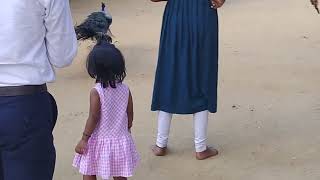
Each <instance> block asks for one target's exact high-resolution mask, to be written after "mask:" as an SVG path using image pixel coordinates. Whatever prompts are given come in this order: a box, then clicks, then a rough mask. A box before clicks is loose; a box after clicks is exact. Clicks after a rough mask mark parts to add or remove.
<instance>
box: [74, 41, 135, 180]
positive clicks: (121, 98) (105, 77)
mask: <svg viewBox="0 0 320 180" xmlns="http://www.w3.org/2000/svg"><path fill="white" fill-rule="evenodd" d="M100 38H101V39H100V40H99V41H98V43H97V45H96V46H95V47H94V48H93V50H92V51H91V53H90V54H89V56H88V59H87V70H88V73H89V75H90V76H91V77H92V78H94V79H96V85H95V86H94V88H93V89H92V90H91V93H90V112H89V118H88V120H87V123H86V126H85V130H84V132H83V135H82V138H81V140H80V142H79V143H78V145H77V146H76V149H75V150H76V152H77V154H76V156H75V158H74V163H73V166H74V167H76V168H78V169H79V171H80V173H82V174H83V179H84V180H96V176H99V177H102V178H103V179H109V178H110V177H113V178H114V179H115V180H126V179H127V177H131V176H132V175H133V171H134V169H135V167H136V166H137V162H138V159H139V156H138V153H137V150H136V148H135V145H134V142H133V139H132V136H131V134H130V129H131V127H132V122H133V102H132V96H131V93H130V90H129V88H128V86H127V85H125V84H124V83H122V81H123V80H124V78H125V76H126V72H125V62H124V58H123V56H122V54H121V52H120V51H119V50H118V49H117V48H116V47H115V46H114V45H112V44H110V42H109V38H108V37H107V36H105V37H103V36H102V37H100Z"/></svg>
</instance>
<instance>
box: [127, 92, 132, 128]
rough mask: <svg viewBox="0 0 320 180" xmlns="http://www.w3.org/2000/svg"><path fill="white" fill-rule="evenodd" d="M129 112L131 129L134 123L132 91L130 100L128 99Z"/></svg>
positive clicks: (129, 126)
mask: <svg viewBox="0 0 320 180" xmlns="http://www.w3.org/2000/svg"><path fill="white" fill-rule="evenodd" d="M127 114H128V128H129V130H130V129H131V128H132V125H133V114H134V113H133V100H132V95H131V92H129V101H128V108H127Z"/></svg>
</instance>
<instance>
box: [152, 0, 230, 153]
mask: <svg viewBox="0 0 320 180" xmlns="http://www.w3.org/2000/svg"><path fill="white" fill-rule="evenodd" d="M153 1H160V0H153ZM223 3H224V0H214V1H211V0H168V2H167V5H166V9H165V12H164V16H163V24H162V32H161V39H160V48H159V59H158V66H157V71H156V77H155V84H154V92H153V100H152V107H151V109H152V110H153V111H160V113H159V129H158V131H159V132H158V140H157V146H156V147H155V148H154V149H153V150H157V148H158V150H161V149H159V148H162V150H163V149H164V148H166V146H167V139H168V138H167V136H168V133H169V127H170V122H169V121H171V115H172V114H194V115H195V117H196V114H197V113H202V115H200V116H201V117H206V118H205V119H202V120H197V119H195V125H197V124H196V123H197V122H199V121H202V126H204V124H207V123H206V121H207V119H208V118H207V116H208V112H211V113H215V112H216V111H217V84H218V83H217V82H218V15H217V8H218V7H220V6H222V5H223ZM164 117H166V118H164ZM165 122H166V123H165ZM164 124H167V125H166V126H164ZM168 126H169V127H168ZM161 127H163V128H161ZM196 128H197V127H196ZM202 129H203V130H201V131H205V132H203V133H206V127H205V128H202ZM203 133H202V134H203ZM161 134H162V135H161ZM196 135H197V134H196ZM163 136H164V137H163ZM196 138H197V137H196ZM161 139H164V140H161ZM203 139H204V138H201V140H200V141H205V140H203ZM195 143H196V150H197V152H198V151H205V150H207V146H206V144H205V143H202V147H201V148H199V147H200V145H199V142H195ZM197 144H198V145H197ZM204 144H205V145H204ZM197 146H198V148H197ZM204 146H205V147H204ZM156 154H157V153H156Z"/></svg>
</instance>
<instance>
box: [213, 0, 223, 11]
mask: <svg viewBox="0 0 320 180" xmlns="http://www.w3.org/2000/svg"><path fill="white" fill-rule="evenodd" d="M225 2H226V1H225V0H211V3H212V6H213V8H214V9H218V8H220V7H222V6H223V4H224V3H225Z"/></svg>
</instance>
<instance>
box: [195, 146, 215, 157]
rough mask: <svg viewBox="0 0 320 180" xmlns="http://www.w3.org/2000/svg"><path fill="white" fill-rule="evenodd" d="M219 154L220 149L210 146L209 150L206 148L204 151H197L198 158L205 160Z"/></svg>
mask: <svg viewBox="0 0 320 180" xmlns="http://www.w3.org/2000/svg"><path fill="white" fill-rule="evenodd" d="M218 154H219V152H218V150H216V149H214V148H210V147H208V148H207V150H205V151H203V152H197V153H196V158H197V159H198V160H205V159H208V158H211V157H213V156H216V155H218Z"/></svg>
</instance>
